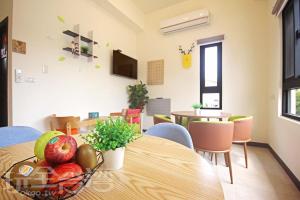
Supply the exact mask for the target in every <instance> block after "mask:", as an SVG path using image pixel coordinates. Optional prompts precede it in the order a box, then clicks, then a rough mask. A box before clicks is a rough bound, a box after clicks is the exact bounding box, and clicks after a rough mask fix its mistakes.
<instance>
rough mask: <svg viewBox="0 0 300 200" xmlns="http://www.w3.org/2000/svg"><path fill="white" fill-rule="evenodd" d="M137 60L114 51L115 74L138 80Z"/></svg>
mask: <svg viewBox="0 0 300 200" xmlns="http://www.w3.org/2000/svg"><path fill="white" fill-rule="evenodd" d="M137 63H138V62H137V60H136V59H134V58H131V57H129V56H126V55H124V54H122V53H121V51H120V50H114V51H113V70H112V71H113V74H116V75H120V76H125V77H128V78H132V79H137V71H138V69H137Z"/></svg>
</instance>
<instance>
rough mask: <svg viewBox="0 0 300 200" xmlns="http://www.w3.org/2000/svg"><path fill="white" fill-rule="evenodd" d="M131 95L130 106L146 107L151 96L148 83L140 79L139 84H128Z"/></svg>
mask: <svg viewBox="0 0 300 200" xmlns="http://www.w3.org/2000/svg"><path fill="white" fill-rule="evenodd" d="M127 90H128V95H129V99H128V102H129V108H136V109H141V111H142V110H143V109H144V106H145V105H146V104H147V103H148V100H149V96H148V95H147V94H148V90H147V87H146V84H144V83H143V82H142V81H140V83H139V84H136V85H129V86H128V89H127Z"/></svg>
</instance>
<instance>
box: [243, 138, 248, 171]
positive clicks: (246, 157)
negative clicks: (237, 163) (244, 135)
mask: <svg viewBox="0 0 300 200" xmlns="http://www.w3.org/2000/svg"><path fill="white" fill-rule="evenodd" d="M244 154H245V164H246V168H248V155H247V143H246V142H245V143H244Z"/></svg>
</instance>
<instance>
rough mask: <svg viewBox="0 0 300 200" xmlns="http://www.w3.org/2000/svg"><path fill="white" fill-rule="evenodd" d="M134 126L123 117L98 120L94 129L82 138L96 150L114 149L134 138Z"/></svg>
mask: <svg viewBox="0 0 300 200" xmlns="http://www.w3.org/2000/svg"><path fill="white" fill-rule="evenodd" d="M134 136H135V131H134V126H132V125H131V124H129V123H127V122H126V121H125V120H124V119H122V118H118V119H111V118H110V119H108V120H106V121H102V122H100V121H98V122H97V125H96V127H95V129H94V130H93V131H92V132H91V133H89V134H88V135H86V136H82V137H83V139H84V140H85V141H86V142H87V143H88V144H90V145H91V146H92V147H93V148H94V149H96V150H98V151H108V150H115V149H117V148H119V147H125V146H126V145H127V144H128V143H130V142H132V141H133V140H134Z"/></svg>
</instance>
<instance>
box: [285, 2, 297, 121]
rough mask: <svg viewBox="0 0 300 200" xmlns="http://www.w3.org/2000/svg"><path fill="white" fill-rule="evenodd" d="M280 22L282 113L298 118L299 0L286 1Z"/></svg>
mask: <svg viewBox="0 0 300 200" xmlns="http://www.w3.org/2000/svg"><path fill="white" fill-rule="evenodd" d="M282 22H283V26H282V27H283V76H282V115H283V116H286V117H289V118H292V119H296V120H300V40H299V39H300V0H290V1H289V2H288V4H287V5H286V7H285V8H284V10H283V13H282Z"/></svg>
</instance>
